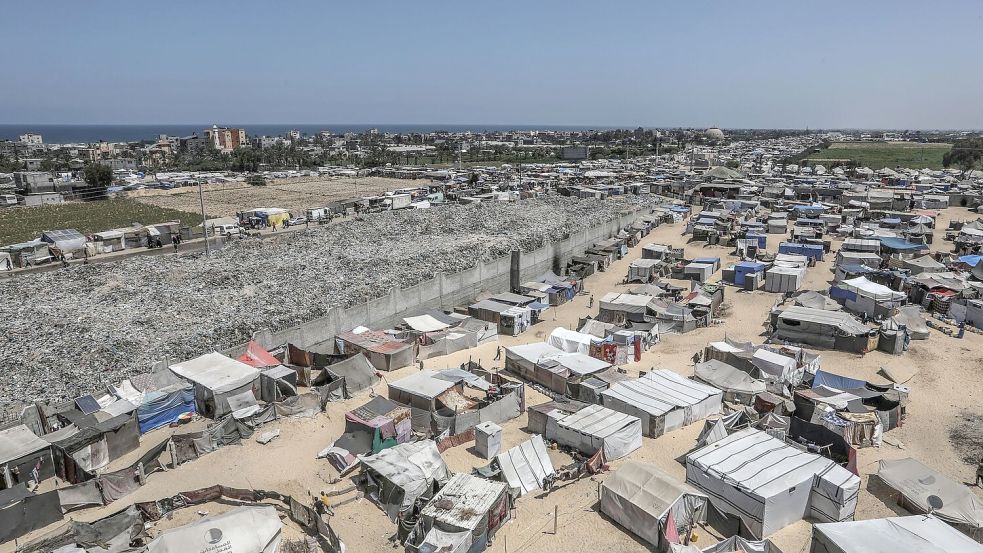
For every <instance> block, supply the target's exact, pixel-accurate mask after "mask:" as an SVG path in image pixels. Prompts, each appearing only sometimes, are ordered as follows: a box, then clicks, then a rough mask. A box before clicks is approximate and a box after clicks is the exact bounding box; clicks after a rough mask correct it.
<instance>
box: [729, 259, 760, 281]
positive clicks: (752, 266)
mask: <svg viewBox="0 0 983 553" xmlns="http://www.w3.org/2000/svg"><path fill="white" fill-rule="evenodd" d="M764 271H765V264H764V263H758V262H757V261H742V262H740V263H738V264H736V265H734V284H736V285H738V286H743V285H744V278H745V277H747V275H752V274H754V273H763V272H764Z"/></svg>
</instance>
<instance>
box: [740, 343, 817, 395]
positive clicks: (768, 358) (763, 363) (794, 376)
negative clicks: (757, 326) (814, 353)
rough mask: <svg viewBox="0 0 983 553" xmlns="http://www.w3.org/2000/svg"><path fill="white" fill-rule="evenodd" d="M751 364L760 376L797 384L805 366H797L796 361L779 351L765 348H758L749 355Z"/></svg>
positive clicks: (800, 380)
mask: <svg viewBox="0 0 983 553" xmlns="http://www.w3.org/2000/svg"><path fill="white" fill-rule="evenodd" d="M751 364H752V365H754V366H755V367H757V369H758V371H760V373H761V378H763V379H765V380H776V381H779V382H783V383H788V384H791V385H792V386H797V385H798V384H799V383H800V382H802V377H803V376H804V374H805V368H802V367H799V364H798V361H796V360H795V358H793V357H788V356H785V355H782V354H780V353H775V352H773V351H771V350H767V349H765V348H759V349H757V350H756V351H755V352H754V355H752V356H751Z"/></svg>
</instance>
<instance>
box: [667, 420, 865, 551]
mask: <svg viewBox="0 0 983 553" xmlns="http://www.w3.org/2000/svg"><path fill="white" fill-rule="evenodd" d="M686 482H687V483H689V484H691V485H692V486H694V487H696V488H697V489H698V490H700V491H702V492H703V493H706V494H707V495H708V496H709V497H710V502H711V503H713V505H714V507H716V508H717V510H719V511H720V512H722V513H724V514H727V515H729V516H733V517H737V518H739V519H741V521H742V522H743V524H744V525H745V526H746V527H747V528H748V529H749V530H750V532H751V533H752V534H754V535H755V536H756V537H764V536H768V535H770V534H772V533H774V532H776V531H778V530H780V529H782V528H784V527H785V526H788V525H789V524H792V523H793V522H796V521H798V520H800V519H802V518H804V517H811V518H814V519H816V520H819V521H822V522H841V521H843V520H850V519H852V518H853V513H854V511H855V510H856V507H857V495H858V494H859V493H860V478H859V477H857V476H856V475H854V474H853V473H851V472H849V471H848V470H846V469H845V468H843V467H841V466H839V465H838V464H836V463H835V462H833V461H832V460H830V459H827V458H825V457H821V456H819V455H816V454H813V453H808V452H805V451H801V450H799V449H797V448H795V447H792V446H790V445H787V444H786V443H785V442H783V441H781V440H778V439H776V438H773V437H771V436H770V435H768V434H766V433H765V432H761V431H760V430H755V429H752V428H747V429H744V430H739V431H737V432H734V433H733V434H731V435H729V436H727V437H726V438H723V439H722V440H719V441H716V442H714V443H712V444H710V445H707V446H705V447H702V448H700V449H698V450H696V451H694V452H692V453H690V454H689V455H687V456H686Z"/></svg>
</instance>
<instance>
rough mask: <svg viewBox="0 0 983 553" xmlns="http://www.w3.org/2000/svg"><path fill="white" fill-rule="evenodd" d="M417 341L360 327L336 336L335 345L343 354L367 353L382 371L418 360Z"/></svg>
mask: <svg viewBox="0 0 983 553" xmlns="http://www.w3.org/2000/svg"><path fill="white" fill-rule="evenodd" d="M416 344H417V342H416V341H415V340H412V341H411V342H406V341H403V340H399V339H397V338H395V337H393V336H392V335H390V334H388V333H386V332H381V331H374V330H369V329H367V328H365V327H358V328H356V329H354V330H352V331H350V332H343V333H341V334H338V335H336V336H335V347H336V348H337V350H338V353H340V354H342V355H348V356H351V355H355V354H357V353H359V352H361V353H363V354H365V356H366V357H367V358H368V359H369V362H370V363H372V366H373V367H375V368H377V369H379V370H380V371H394V370H396V369H401V368H403V367H408V366H410V365H412V364H413V362H414V361H415V360H416V352H417V348H416Z"/></svg>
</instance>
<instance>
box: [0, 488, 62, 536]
mask: <svg viewBox="0 0 983 553" xmlns="http://www.w3.org/2000/svg"><path fill="white" fill-rule="evenodd" d="M60 507H61V506H60V500H59V495H58V491H57V490H51V491H48V492H45V493H34V492H32V491H30V490H28V489H27V486H25V485H24V484H17V485H15V486H12V487H10V488H7V489H4V490H0V543H4V544H8V545H11V544H12V543H13V541H14V540H16V539H17V538H20V537H21V536H23V535H25V534H28V533H30V532H33V531H35V530H38V529H40V528H44V527H45V526H47V525H49V524H51V523H54V522H57V521H59V520H61V519H62V512H61V508H60ZM18 549H19V548H18Z"/></svg>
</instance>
